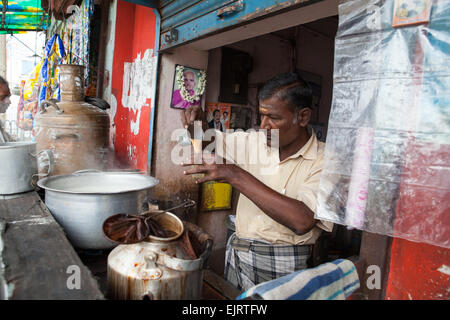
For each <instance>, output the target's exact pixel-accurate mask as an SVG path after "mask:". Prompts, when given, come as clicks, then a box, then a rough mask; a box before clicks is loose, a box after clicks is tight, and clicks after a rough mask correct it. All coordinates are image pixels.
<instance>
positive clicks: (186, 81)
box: [170, 65, 206, 109]
mask: <svg viewBox="0 0 450 320" xmlns="http://www.w3.org/2000/svg"><path fill="white" fill-rule="evenodd" d="M205 85H206V72H205V71H204V70H199V69H194V68H189V67H184V66H181V65H176V67H175V76H174V81H173V90H172V99H171V102H170V107H171V108H175V109H187V108H189V107H190V106H200V103H201V99H202V95H203V93H204V91H205Z"/></svg>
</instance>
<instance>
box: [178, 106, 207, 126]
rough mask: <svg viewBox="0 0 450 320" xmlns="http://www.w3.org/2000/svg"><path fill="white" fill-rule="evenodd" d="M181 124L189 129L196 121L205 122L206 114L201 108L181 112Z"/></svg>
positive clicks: (190, 108) (194, 107) (191, 107)
mask: <svg viewBox="0 0 450 320" xmlns="http://www.w3.org/2000/svg"><path fill="white" fill-rule="evenodd" d="M180 117H181V123H182V124H183V127H184V128H187V127H188V126H189V125H190V124H193V123H194V121H195V120H201V121H203V120H205V113H204V112H203V110H202V107H201V106H190V107H189V108H187V109H184V110H181V112H180Z"/></svg>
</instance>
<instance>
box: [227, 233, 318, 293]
mask: <svg viewBox="0 0 450 320" xmlns="http://www.w3.org/2000/svg"><path fill="white" fill-rule="evenodd" d="M311 252H312V246H311V245H305V246H295V245H272V244H269V243H267V242H263V241H258V240H246V239H240V238H238V237H237V236H236V233H233V234H232V235H231V237H230V239H229V240H228V243H227V248H226V255H225V279H226V280H227V281H228V282H230V283H231V284H232V285H233V286H234V287H236V288H237V289H239V290H242V291H245V290H248V289H250V288H251V287H253V286H255V285H257V284H259V283H261V282H266V281H270V280H273V279H276V278H279V277H282V276H285V275H288V274H291V273H293V272H295V271H298V270H303V269H306V268H307V260H308V258H309V257H310V256H311Z"/></svg>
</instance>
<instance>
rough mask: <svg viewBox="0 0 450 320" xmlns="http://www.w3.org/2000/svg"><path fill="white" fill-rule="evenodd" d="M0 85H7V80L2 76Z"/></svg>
mask: <svg viewBox="0 0 450 320" xmlns="http://www.w3.org/2000/svg"><path fill="white" fill-rule="evenodd" d="M0 86H7V87H8V86H9V85H8V81H6V80H5V79H4V78H3V77H2V76H0Z"/></svg>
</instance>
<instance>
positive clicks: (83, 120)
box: [35, 65, 109, 175]
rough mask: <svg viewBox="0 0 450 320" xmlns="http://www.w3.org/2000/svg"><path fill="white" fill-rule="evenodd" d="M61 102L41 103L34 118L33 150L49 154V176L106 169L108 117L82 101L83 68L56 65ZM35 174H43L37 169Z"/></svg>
mask: <svg viewBox="0 0 450 320" xmlns="http://www.w3.org/2000/svg"><path fill="white" fill-rule="evenodd" d="M58 68H59V70H60V78H61V81H60V82H61V101H59V102H55V101H43V102H42V103H41V104H40V111H39V113H38V114H37V115H36V117H35V132H36V143H37V147H36V149H37V150H38V151H42V150H51V152H52V153H53V155H52V158H53V159H54V170H53V172H52V173H51V174H50V175H62V174H71V173H72V172H74V171H77V170H83V169H88V168H90V169H99V170H105V169H106V168H107V155H108V145H109V116H108V114H107V113H106V111H104V110H101V109H100V108H98V107H96V106H94V105H92V104H89V103H87V102H85V101H84V88H83V79H84V67H83V66H79V65H60V66H59V67H58ZM38 169H39V173H40V174H42V173H44V172H43V170H42V168H38Z"/></svg>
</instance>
